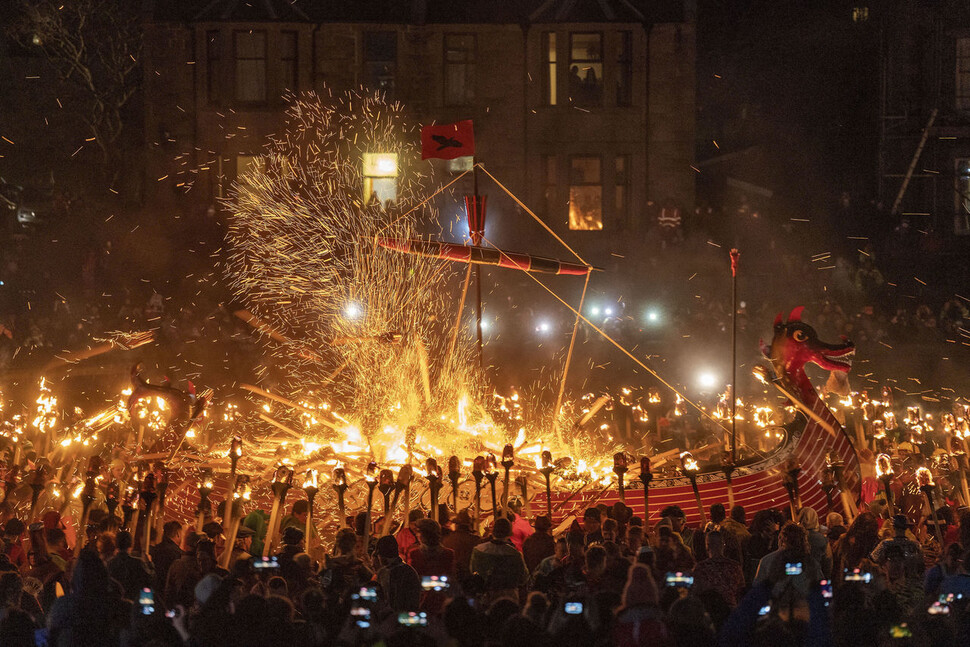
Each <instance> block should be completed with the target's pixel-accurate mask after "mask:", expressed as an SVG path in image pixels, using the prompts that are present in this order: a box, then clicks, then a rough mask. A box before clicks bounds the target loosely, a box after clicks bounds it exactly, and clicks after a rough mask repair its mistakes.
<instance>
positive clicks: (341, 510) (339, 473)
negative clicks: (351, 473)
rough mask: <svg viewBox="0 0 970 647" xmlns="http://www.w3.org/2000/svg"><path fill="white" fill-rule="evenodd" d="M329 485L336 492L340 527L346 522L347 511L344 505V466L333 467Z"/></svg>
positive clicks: (345, 490)
mask: <svg viewBox="0 0 970 647" xmlns="http://www.w3.org/2000/svg"><path fill="white" fill-rule="evenodd" d="M330 486H331V487H332V488H333V489H334V490H336V492H337V514H338V515H340V527H341V528H343V527H344V525H345V524H346V523H347V511H346V508H345V507H344V493H345V492H347V473H346V472H345V471H344V468H342V467H335V468H333V478H332V479H330Z"/></svg>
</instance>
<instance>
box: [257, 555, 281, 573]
mask: <svg viewBox="0 0 970 647" xmlns="http://www.w3.org/2000/svg"><path fill="white" fill-rule="evenodd" d="M279 567H280V560H279V558H278V557H276V556H273V557H265V558H260V559H257V560H254V561H253V568H255V569H256V570H257V571H274V570H276V569H278V568H279Z"/></svg>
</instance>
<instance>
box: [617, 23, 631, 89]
mask: <svg viewBox="0 0 970 647" xmlns="http://www.w3.org/2000/svg"><path fill="white" fill-rule="evenodd" d="M617 37H618V41H617V44H616V47H617V49H616V72H615V79H616V97H615V100H616V105H617V106H618V107H620V108H629V107H631V106H633V103H634V102H633V32H632V31H630V30H628V29H625V30H622V31H619V32H617ZM624 89H625V93H624Z"/></svg>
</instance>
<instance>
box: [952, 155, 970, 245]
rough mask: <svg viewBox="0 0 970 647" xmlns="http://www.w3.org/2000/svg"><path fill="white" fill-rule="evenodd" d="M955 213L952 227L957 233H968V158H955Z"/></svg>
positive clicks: (969, 213)
mask: <svg viewBox="0 0 970 647" xmlns="http://www.w3.org/2000/svg"><path fill="white" fill-rule="evenodd" d="M956 194H957V196H956V197H957V213H956V217H955V218H954V222H953V229H954V231H955V232H956V233H958V234H970V159H958V160H957V190H956Z"/></svg>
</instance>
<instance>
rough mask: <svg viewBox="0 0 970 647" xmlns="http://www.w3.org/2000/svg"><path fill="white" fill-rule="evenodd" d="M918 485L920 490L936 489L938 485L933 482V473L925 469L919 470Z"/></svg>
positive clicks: (917, 475)
mask: <svg viewBox="0 0 970 647" xmlns="http://www.w3.org/2000/svg"><path fill="white" fill-rule="evenodd" d="M916 484H917V485H918V486H919V487H920V489H923V488H931V487H934V486H935V485H936V483H934V482H933V472H931V471H929V470H928V469H927V468H925V467H920V468H917V469H916Z"/></svg>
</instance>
